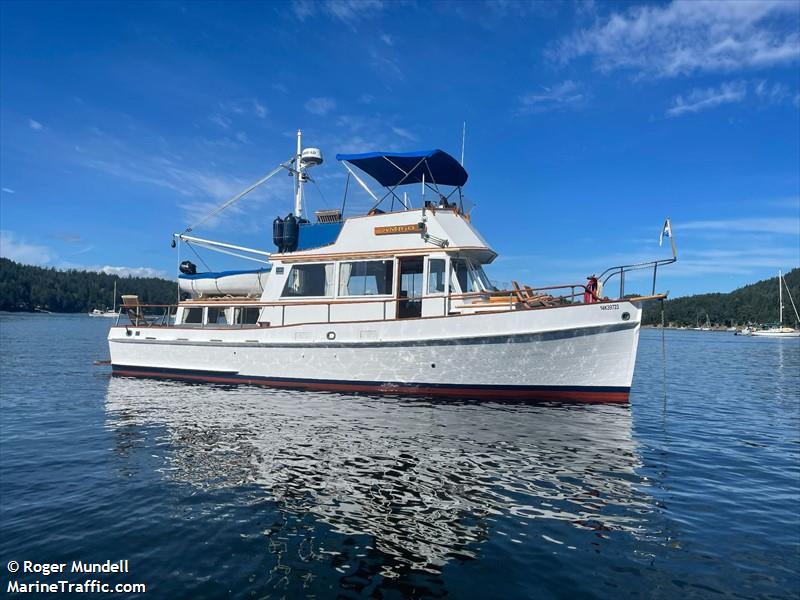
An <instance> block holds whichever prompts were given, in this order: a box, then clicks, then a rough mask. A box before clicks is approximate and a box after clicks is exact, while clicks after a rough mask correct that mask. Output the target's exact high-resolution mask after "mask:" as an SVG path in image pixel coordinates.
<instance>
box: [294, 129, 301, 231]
mask: <svg viewBox="0 0 800 600" xmlns="http://www.w3.org/2000/svg"><path fill="white" fill-rule="evenodd" d="M302 139H303V133H302V132H301V131H300V130H299V129H298V130H297V155H296V156H295V159H294V216H295V217H297V218H298V219H301V218H302V217H303V173H302V172H301V170H300V160H301V157H302V154H303V141H302Z"/></svg>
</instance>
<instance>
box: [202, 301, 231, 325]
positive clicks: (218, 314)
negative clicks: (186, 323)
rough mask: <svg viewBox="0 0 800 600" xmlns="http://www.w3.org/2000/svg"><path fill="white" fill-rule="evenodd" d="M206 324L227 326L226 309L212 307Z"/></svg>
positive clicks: (209, 309)
mask: <svg viewBox="0 0 800 600" xmlns="http://www.w3.org/2000/svg"><path fill="white" fill-rule="evenodd" d="M206 323H208V324H209V325H227V324H228V319H227V317H226V316H225V309H224V308H220V307H218V306H210V307H209V308H208V317H207V318H206Z"/></svg>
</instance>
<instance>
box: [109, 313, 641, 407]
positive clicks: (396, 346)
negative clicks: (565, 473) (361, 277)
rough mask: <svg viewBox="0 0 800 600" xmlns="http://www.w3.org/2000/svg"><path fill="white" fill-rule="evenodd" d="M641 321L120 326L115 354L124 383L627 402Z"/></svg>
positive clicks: (561, 317)
mask: <svg viewBox="0 0 800 600" xmlns="http://www.w3.org/2000/svg"><path fill="white" fill-rule="evenodd" d="M623 315H627V317H628V318H627V319H625V317H624V316H623ZM640 320H641V310H640V309H639V308H638V307H637V306H635V305H634V304H631V303H630V302H618V303H598V304H589V305H576V306H566V307H559V308H551V309H544V310H525V311H509V312H500V313H489V314H476V315H465V316H455V317H453V316H451V317H439V318H424V319H411V320H388V321H366V322H358V323H316V324H304V325H293V326H286V327H263V328H243V329H242V328H212V327H210V326H207V327H205V328H201V327H168V328H159V327H141V328H136V327H130V326H128V327H113V328H112V329H111V331H110V333H109V342H110V344H109V345H110V350H111V362H112V366H113V368H114V372H115V373H116V374H120V375H132V376H144V377H169V378H179V379H187V380H200V381H211V382H214V381H216V382H230V383H253V384H262V385H271V386H279V387H297V388H306V389H328V390H341V391H380V392H384V393H386V392H396V393H416V394H426V395H428V394H430V395H449V396H465V397H466V396H469V397H472V396H481V397H498V398H503V397H508V398H511V397H513V398H545V399H548V398H549V399H566V400H586V401H607V402H615V401H616V402H625V401H627V398H628V392H629V389H630V385H631V380H632V377H633V368H634V363H635V359H636V348H637V344H638V336H639V326H640Z"/></svg>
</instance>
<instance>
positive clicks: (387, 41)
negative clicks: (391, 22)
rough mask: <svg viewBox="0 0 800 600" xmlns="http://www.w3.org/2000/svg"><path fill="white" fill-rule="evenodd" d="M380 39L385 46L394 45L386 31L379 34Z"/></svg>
mask: <svg viewBox="0 0 800 600" xmlns="http://www.w3.org/2000/svg"><path fill="white" fill-rule="evenodd" d="M381 41H382V42H383V43H384V44H386V45H387V46H394V39H392V36H390V35H389V34H388V33H382V34H381Z"/></svg>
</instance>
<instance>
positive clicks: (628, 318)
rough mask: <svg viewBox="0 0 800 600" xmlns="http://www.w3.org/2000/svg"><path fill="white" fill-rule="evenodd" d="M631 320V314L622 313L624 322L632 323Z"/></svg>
mask: <svg viewBox="0 0 800 600" xmlns="http://www.w3.org/2000/svg"><path fill="white" fill-rule="evenodd" d="M630 318H631V313H629V312H624V313H622V320H623V321H630Z"/></svg>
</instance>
